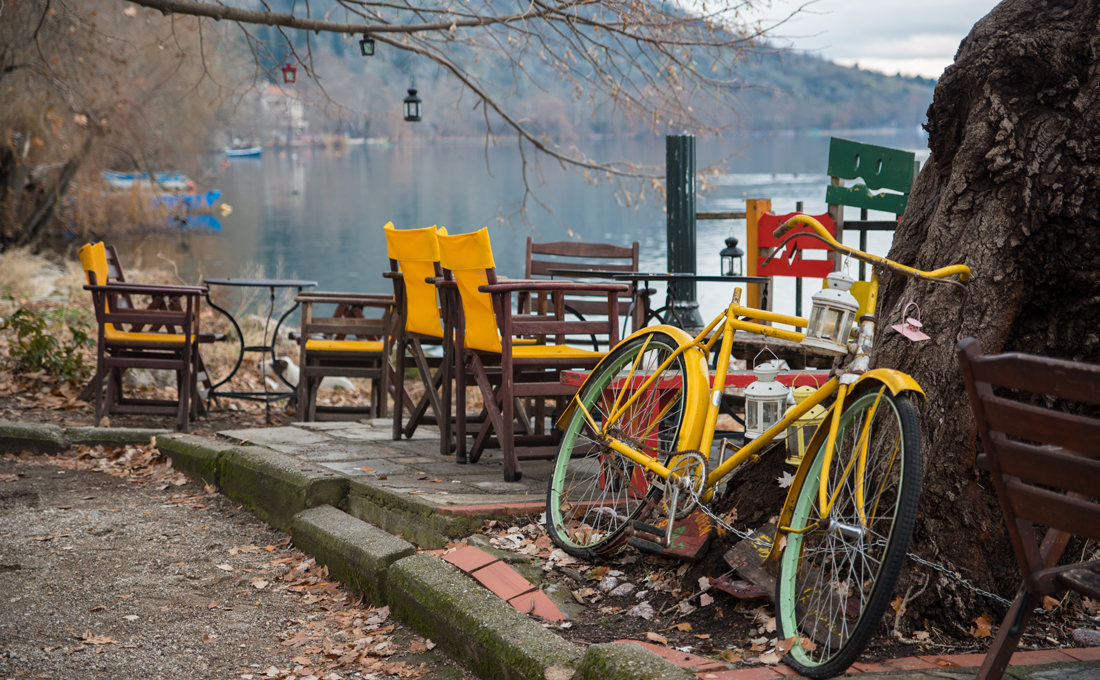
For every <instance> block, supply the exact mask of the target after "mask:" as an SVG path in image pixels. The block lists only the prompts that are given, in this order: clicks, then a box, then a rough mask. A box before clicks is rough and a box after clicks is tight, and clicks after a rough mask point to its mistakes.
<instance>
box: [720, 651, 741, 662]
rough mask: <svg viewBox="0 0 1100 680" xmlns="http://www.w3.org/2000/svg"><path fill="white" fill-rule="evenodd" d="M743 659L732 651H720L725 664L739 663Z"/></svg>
mask: <svg viewBox="0 0 1100 680" xmlns="http://www.w3.org/2000/svg"><path fill="white" fill-rule="evenodd" d="M743 658H744V657H742V656H741V655H740V654H738V653H736V652H734V651H733V650H732V649H723V650H722V661H725V662H727V663H741V661H742V659H743Z"/></svg>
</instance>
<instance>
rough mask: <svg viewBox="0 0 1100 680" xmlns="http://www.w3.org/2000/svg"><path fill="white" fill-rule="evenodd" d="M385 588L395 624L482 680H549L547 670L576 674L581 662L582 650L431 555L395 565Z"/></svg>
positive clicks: (412, 558) (403, 560)
mask: <svg viewBox="0 0 1100 680" xmlns="http://www.w3.org/2000/svg"><path fill="white" fill-rule="evenodd" d="M387 588H388V592H389V598H388V602H389V605H390V612H391V613H392V614H393V615H394V617H396V618H397V620H399V621H401V622H402V623H403V624H405V625H407V626H409V627H410V628H412V629H413V630H415V631H416V632H418V633H420V634H421V635H423V636H424V637H427V638H431V640H432V641H434V642H435V643H436V644H438V645H440V646H441V647H442V648H443V650H444V651H445V652H447V654H449V655H450V656H451V657H453V658H454V659H456V660H458V661H460V662H462V663H464V664H466V665H467V666H469V667H470V668H471V670H473V671H474V672H476V673H477V674H478V677H480V678H483V679H484V680H545V678H546V677H547V676H546V669H547V668H549V667H551V666H558V667H562V668H567V669H572V668H576V666H577V664H578V662H579V661H580V660H581V659H582V657H583V651H582V650H581V648H580V647H578V646H577V645H574V644H573V643H571V642H568V641H567V640H564V639H562V638H560V637H558V636H557V635H555V634H554V633H551V632H550V631H548V630H546V629H545V628H543V627H542V626H540V625H539V624H538V623H536V622H535V621H534V620H532V619H531V618H530V617H528V616H526V615H524V614H521V613H519V612H518V611H517V610H516V609H515V608H513V607H512V606H511V605H509V604H508V603H507V602H505V601H504V600H501V599H500V598H499V597H497V596H496V595H494V594H493V593H491V592H489V591H488V590H487V589H485V588H483V587H482V586H481V585H479V584H478V583H477V582H476V581H474V580H473V579H471V578H470V577H468V576H466V575H465V574H463V573H461V572H459V571H458V570H457V569H456V568H454V567H453V566H451V565H450V564H447V563H446V562H444V561H443V560H441V559H439V558H437V557H435V556H433V555H429V554H424V553H422V554H419V555H413V556H412V557H406V558H404V559H401V560H398V561H397V562H395V563H394V564H393V565H392V566H391V567H390V569H389V575H388V577H387Z"/></svg>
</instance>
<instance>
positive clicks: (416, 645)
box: [409, 640, 428, 654]
mask: <svg viewBox="0 0 1100 680" xmlns="http://www.w3.org/2000/svg"><path fill="white" fill-rule="evenodd" d="M426 651H428V645H426V644H424V643H423V642H421V641H420V640H413V643H412V644H411V645H409V654H423V653H424V652H426Z"/></svg>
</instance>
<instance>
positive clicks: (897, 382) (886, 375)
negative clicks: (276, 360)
mask: <svg viewBox="0 0 1100 680" xmlns="http://www.w3.org/2000/svg"><path fill="white" fill-rule="evenodd" d="M874 382H878V383H881V384H883V385H886V389H888V390H890V394H892V395H893V396H895V397H896V396H897V395H899V394H901V393H902V392H916V393H917V394H919V395H920V396H922V397H924V398H926V399H927V398H928V397H927V395H925V393H924V390H923V389H921V386H920V384H919V383H917V381H916V380H913V378H912V377H911V376H910V375H909V374H907V373H902V372H901V371H895V370H894V369H892V368H873V369H871V370H870V371H867V372H866V373H864V374H863V375H861V376H859V378H857V379H856V381H855V382H854V383H852V386H851V387H850V388H849V389H848V396H849V398H852V397H855V396H858V395H860V394H863V393H864V392H866V391H867V390H868V389H875V388H874V387H873V386H872V383H874Z"/></svg>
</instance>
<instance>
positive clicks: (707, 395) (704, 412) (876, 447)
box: [546, 215, 970, 678]
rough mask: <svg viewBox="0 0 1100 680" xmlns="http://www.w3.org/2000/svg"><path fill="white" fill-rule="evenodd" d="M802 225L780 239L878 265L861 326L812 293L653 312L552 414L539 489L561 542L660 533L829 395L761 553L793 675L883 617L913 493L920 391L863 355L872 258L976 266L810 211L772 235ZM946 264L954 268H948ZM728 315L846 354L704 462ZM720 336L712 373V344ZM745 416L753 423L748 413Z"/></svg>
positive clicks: (840, 662)
mask: <svg viewBox="0 0 1100 680" xmlns="http://www.w3.org/2000/svg"><path fill="white" fill-rule="evenodd" d="M797 225H806V226H808V227H809V228H810V229H809V230H800V231H798V232H796V233H792V234H790V235H789V236H788V237H787V238H786V239H785V240H784V241H783V242H781V244H780V245H779V246H778V247H777V248H776V250H775V253H778V252H781V251H782V250H783V248H784V246H785V245H786V243H787V242H788V241H789V240H790V239H792V238H796V237H811V238H816V239H819V240H821V241H824V242H825V243H826V244H827V245H829V247H831V248H832V249H833V250H835V251H837V252H839V253H844V254H847V255H849V256H851V257H854V258H856V259H858V260H862V261H864V262H867V263H869V264H871V265H872V267H873V272H872V276H871V281H870V287H869V293H868V299H867V302H866V307H865V308H866V309H867V310H869V313H868V314H866V315H864V316H863V317H862V318H861V319H860V321H859V324H858V329H857V328H856V327H855V323H854V317H855V312H854V310H853V311H851V312H850V313H847V315H846V313H845V312H844V310H840V309H832V308H830V307H818V306H817V305H815V307H814V310H813V312H812V313H811V316H810V318H809V319H805V318H801V317H793V316H786V315H782V314H776V313H772V312H767V311H763V310H758V309H753V308H749V307H745V306H742V305H741V304H740V303H739V298H740V292H741V291H740V289H737V290H735V292H734V295H733V299H732V301H731V302H730V304H729V306H728V308H727V309H726V310H725V311H724V312H723V313H722V314H720V315H719V316H718V317H717V318H715V319H714V320H713V321H711V322H710V324H709V325H708V326H707V327H706V328H705V329H704V330H703V331H702V332H701V333H700V334H699V335H697V336H696V337H694V338H692V337H691V336H690V335H688V334H687V333H685V332H683V331H682V330H680V329H678V328H674V327H672V326H650V327H647V328H643V329H641V330H640V331H638V332H636V333H634V334H633V335H631V336H630V337H628V338H626V339H625V340H623V341H622V342H621V343H619V345H617V346H616V347H615V348H614V350H613V351H612V352H610V353H609V354H608V356H607V357H606V358H604V360H603V361H602V362H601V363H600V364H599V365H598V366H597V367H596V368H595V369H594V370H593V371H592V373H591V374H590V375H589V376H588V378H587V379H586V380H585V382H584V384H583V385H582V386H581V388H580V389H579V390H578V392H577V395H576V397H575V398H574V399H573V400H572V401H571V402H570V404H569V407H568V408H567V409H566V411H565V412H564V413H563V415H562V417H561V418H560V419H559V420H558V427H559V428H561V429H562V430H563V431H564V435H563V437H562V441H561V446H560V449H559V451H558V455H557V458H556V460H555V464H554V473H553V476H552V478H551V480H550V483H549V486H548V489H547V497H546V525H547V529H548V532H549V534H550V536H551V538H552V539H553V540H554V542H555V543H556V544H557V545H558V546H559V547H561V548H562V549H564V550H565V551H566V552H568V553H571V554H573V555H576V556H578V557H581V558H584V559H589V560H598V559H600V558H601V557H602V556H606V555H609V554H611V553H612V552H614V551H615V550H617V549H619V548H620V547H621V546H623V545H624V544H626V543H627V542H628V541H629V540H630V538H631V537H632V536H634V534H635V531H641V532H644V533H646V534H658V535H662V534H663V535H662V536H661V538H662V543H663V544H664V545H667V544H668V541H669V540H670V538H671V535H672V526H673V521H672V520H673V519H680V518H683V517H685V516H686V515H687V514H688V513H689V512H690V511H692V510H693V509H694V508H696V507H703V508H704V509H705V508H706V504H707V503H709V502H710V501H711V500H712V498H713V497H714V495H715V494H714V490H715V487H716V486H717V485H718V484H719V483H721V482H722V481H723V480H725V479H726V478H727V476H729V475H730V474H731V473H732V472H733V471H734V470H735V469H736V468H738V466H740V465H741V464H742V463H744V462H746V461H748V460H749V459H755V458H756V457H758V456H759V455H760V454H762V453H765V452H766V451H767V450H768V447H769V445H770V444H772V443H773V442H774V441H775V440H777V439H778V438H780V437H781V435H782V433H783V432H784V431H785V430H786V428H787V427H789V426H791V425H792V424H794V423H795V422H796V421H797V420H798V419H799V418H801V417H802V416H803V415H805V414H806V413H808V412H809V411H810V410H811V409H813V408H814V407H815V406H818V405H822V406H826V407H827V409H828V410H827V415H826V416H825V419H824V420H823V421H822V424H821V425H820V426H819V427H818V428H817V430H816V432H815V433H814V435H813V437H812V438H811V439H810V442H809V444H808V445H807V446H806V454H805V456H804V458H803V460H802V463H801V464H800V465H799V467H798V470H797V472H796V473H795V476H794V481H793V483H792V484H791V487H790V490H789V492H788V495H787V499H786V502H785V503H784V505H783V509H782V512H781V513H780V515H779V521H778V525H777V529H776V535H775V537H774V540H772V541H771V548H770V553H769V555H768V557H767V559H766V560H765V566H766V567H768V568H769V569H770V570H771V571H772V572H773V573H776V574H777V581H776V592H775V602H776V612H777V619H778V621H777V623H778V630H779V634H780V635H781V636H782V637H783V638H788V637H791V636H798V637H799V642H798V644H795V645H794V646H793V647H792V648H791V650H790V651H789V652H788V655H787V657H786V658H785V659H784V660H785V661H786V663H787V664H788V665H790V666H792V667H793V668H794V669H795V670H797V671H798V672H800V673H802V674H803V675H807V676H810V677H815V678H825V677H831V676H833V675H837V674H839V673H842V672H843V671H844V670H845V669H847V668H848V666H850V665H851V664H852V662H853V661H855V660H856V658H857V657H858V656H859V654H860V652H862V650H863V648H864V647H865V646H866V643H867V641H868V640H869V639H870V637H871V635H872V634H873V633H874V630H875V628H876V627H877V625H878V623H879V621H880V619H881V618H882V614H883V612H884V611H885V608H886V606H887V604H888V603H889V601H890V599H891V598H892V596H893V591H894V587H895V586H896V584H897V580H898V576H899V574H900V573H901V567H902V562H903V560H904V558H905V554H906V551H907V549H908V545H909V539H910V536H911V534H912V531H913V526H914V524H915V522H916V514H917V501H918V498H919V495H920V475H921V450H920V449H921V443H920V442H921V438H920V432H919V428H918V425H917V417H916V412H915V410H914V408H913V406H912V404H911V401H910V400H911V398H912V396H913V395H914V394H917V395H921V396H922V397H923V396H924V392H923V390H921V387H920V385H918V384H917V382H916V381H915V380H913V378H911V377H910V376H908V375H906V374H904V373H902V372H900V371H895V370H891V369H886V368H875V369H870V367H869V363H870V354H871V349H872V346H873V343H874V336H875V317H874V315H873V312H874V310H875V306H876V301H877V295H878V285H879V273H880V271H892V272H896V273H900V274H903V275H905V276H911V277H917V278H921V279H927V280H934V281H943V282H946V283H953V284H955V285H958V286H961V285H962V282H965V281H966V280H967V279H968V278H969V276H970V270H969V269H968V268H967V267H966V266H965V265H952V266H949V267H944V268H942V269H937V270H936V271H932V272H923V271H920V270H916V269H912V268H910V267H906V266H904V265H900V264H898V263H896V262H892V261H890V260H887V259H886V258H882V257H878V256H875V255H870V254H868V253H864V252H862V251H859V250H856V249H853V248H849V247H847V246H845V245H843V244H841V243H839V242H837V241H836V240H835V239H834V238H833V237H832V235H831V234H829V232H828V231H827V230H826V229H825V228H824V227H823V226H822V225H821V224H820V223H819V222H817V221H816V220H814V219H813V218H811V217H809V216H806V215H798V216H795V217H793V218H792V219H790V220H789V221H787V222H786V223H784V224H783V225H782V226H780V227H779V229H778V230H776V232H775V235H776V237H781V236H783V235H784V234H786V233H787V232H788V231H789V230H790V229H791V228H793V227H795V226H797ZM773 256H774V253H773ZM954 276H957V277H958V280H949V279H947V277H954ZM746 319H753V320H758V321H771V322H773V323H778V324H784V325H788V326H794V327H797V328H806V329H807V333H800V332H797V331H791V330H785V329H781V328H776V327H772V326H768V325H764V324H762V323H756V322H754V321H749V320H746ZM737 330H743V331H749V332H753V333H758V334H762V335H766V336H770V337H776V338H782V339H786V340H791V341H795V342H802V343H803V344H804V345H806V346H808V347H809V348H812V349H816V350H819V351H820V350H826V351H827V352H829V351H830V348H832V349H831V353H832V355H834V356H842V355H845V354H848V355H850V356H851V357H852V359H851V361H850V362H848V364H847V366H845V367H844V368H843V369H842V370H840V371H836V372H834V375H833V376H831V377H830V379H829V380H828V382H826V383H825V384H824V385H822V386H821V387H819V388H818V389H817V390H816V391H814V392H813V394H812V395H810V396H808V397H807V398H806V399H805V400H804V401H802V402H801V403H799V404H797V405H794V406H792V407H790V408H789V409H788V410H787V411H786V413H785V415H783V417H782V418H781V419H779V421H778V422H776V423H775V424H774V425H772V426H771V427H770V428H768V429H767V430H766V431H765V432H763V433H762V434H761V435H760V436H758V437H757V438H756V439H753V440H751V441H747V442H746V444H745V445H744V446H743V447H742V448H740V449H738V450H736V451H735V453H734V454H733V455H732V456H731V457H730V458H729V459H728V460H725V461H724V462H723V463H721V464H720V465H719V466H718V467H717V468H716V469H714V470H713V471H709V472H708V469H707V468H708V465H709V455H707V454H704V453H703V452H710V451H711V445H712V443H713V440H714V434H715V424H716V422H717V419H718V415H719V408H720V404H721V400H722V395H723V390H724V387H725V380H726V374H727V370H728V368H729V357H730V350H731V348H732V345H733V338H734V332H735V331H737ZM716 348H717V352H718V353H717V368H716V371H715V377H714V380H713V386H712V385H711V384H710V378H709V374H708V370H707V356H708V355H709V354H710V353H711V352H712V351H715V349H716ZM830 400H832V401H831V403H829V402H830ZM747 415H748V418H747V425H748V426H749V428H750V429H751V427H752V425H753V423H752V422H751V418H752V415H753V414H752V413H748V414H747ZM776 417H778V413H777V414H776ZM777 448H778V447H777ZM653 513H657V514H658V515H664V516H667V517H669V522H668V524H667V528H666V529H665V530H663V531H662V530H660V529H657V528H656V526H654V524H655V523H654V524H650V523H647V522H646V521H645V520H646V519H647V518H648V517H649V516H650V515H651V514H653ZM708 514H711V516H712V517H714V514H713V513H709V512H708ZM714 518H715V519H717V518H716V517H714ZM730 528H732V527H730Z"/></svg>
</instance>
